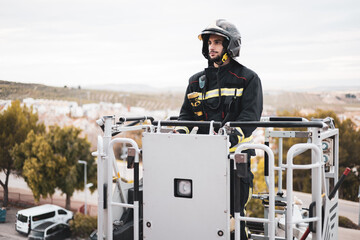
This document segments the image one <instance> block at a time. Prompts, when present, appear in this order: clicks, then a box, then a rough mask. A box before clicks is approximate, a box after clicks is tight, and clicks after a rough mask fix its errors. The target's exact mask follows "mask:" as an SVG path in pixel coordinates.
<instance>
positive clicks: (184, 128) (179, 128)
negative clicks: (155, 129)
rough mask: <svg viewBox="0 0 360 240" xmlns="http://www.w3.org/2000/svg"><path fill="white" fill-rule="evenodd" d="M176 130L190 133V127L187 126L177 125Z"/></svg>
mask: <svg viewBox="0 0 360 240" xmlns="http://www.w3.org/2000/svg"><path fill="white" fill-rule="evenodd" d="M175 130H176V131H177V130H184V131H185V133H186V134H189V133H190V131H189V128H187V127H175Z"/></svg>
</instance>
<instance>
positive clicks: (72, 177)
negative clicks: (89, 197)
mask: <svg viewBox="0 0 360 240" xmlns="http://www.w3.org/2000/svg"><path fill="white" fill-rule="evenodd" d="M80 134H81V129H79V128H75V127H73V126H68V127H64V128H60V127H59V126H51V127H49V132H48V134H47V136H46V139H47V141H48V143H49V145H50V146H51V148H52V150H53V152H54V154H56V155H59V156H62V157H63V158H65V160H66V164H65V166H63V165H61V168H62V169H61V171H64V172H65V173H66V174H65V175H64V176H61V175H60V177H58V178H57V181H56V186H57V187H58V188H59V189H60V190H61V191H62V192H63V193H64V194H65V195H66V208H67V209H70V199H71V196H72V195H73V193H74V191H75V190H81V189H84V180H83V179H84V167H83V165H81V164H79V163H78V160H84V161H86V162H87V179H88V181H89V182H92V183H93V184H94V185H93V187H92V188H91V190H92V191H94V190H95V188H96V187H95V186H96V165H95V164H94V163H95V160H94V158H93V157H92V156H91V151H90V147H91V145H90V143H89V142H88V140H87V139H86V137H85V138H82V137H80ZM57 170H59V171H60V169H57Z"/></svg>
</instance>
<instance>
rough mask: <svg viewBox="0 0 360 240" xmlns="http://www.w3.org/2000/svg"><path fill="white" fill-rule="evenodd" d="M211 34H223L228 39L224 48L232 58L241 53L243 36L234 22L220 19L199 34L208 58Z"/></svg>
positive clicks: (205, 55) (203, 50) (203, 51)
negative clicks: (208, 41) (208, 40)
mask: <svg viewBox="0 0 360 240" xmlns="http://www.w3.org/2000/svg"><path fill="white" fill-rule="evenodd" d="M211 34H215V35H219V36H222V37H224V38H225V39H226V41H225V44H224V48H226V52H227V53H228V54H229V56H230V57H231V58H235V57H238V56H239V55H240V47H241V36H240V32H239V31H238V30H237V28H236V27H235V25H234V24H232V23H230V22H228V21H226V20H225V19H218V20H216V21H215V22H214V23H212V24H210V25H209V26H208V27H207V28H205V29H204V30H203V31H202V32H201V33H200V34H199V36H198V38H199V39H200V40H202V41H203V48H202V54H203V55H204V57H205V58H206V59H208V58H209V49H208V43H207V39H208V38H209V36H210V35H211Z"/></svg>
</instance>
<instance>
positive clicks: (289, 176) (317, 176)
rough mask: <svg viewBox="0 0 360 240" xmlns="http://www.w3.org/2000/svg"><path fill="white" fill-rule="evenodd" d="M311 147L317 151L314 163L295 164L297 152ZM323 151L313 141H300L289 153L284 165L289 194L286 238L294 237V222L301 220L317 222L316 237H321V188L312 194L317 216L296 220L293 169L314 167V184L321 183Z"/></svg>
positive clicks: (318, 238)
mask: <svg viewBox="0 0 360 240" xmlns="http://www.w3.org/2000/svg"><path fill="white" fill-rule="evenodd" d="M308 149H311V150H312V151H314V152H315V156H316V157H315V159H312V162H313V163H312V164H305V165H295V164H293V158H294V156H295V155H296V153H297V152H299V151H302V150H308ZM321 156H322V151H321V149H320V148H319V147H318V146H317V145H315V144H313V143H298V144H295V145H293V146H292V147H291V148H290V149H289V151H288V154H287V164H286V165H284V167H285V168H286V190H287V191H286V194H287V208H286V239H292V238H293V224H297V223H301V222H304V223H305V222H316V239H317V240H320V239H321V189H320V187H317V191H315V193H314V192H313V193H312V195H313V196H314V197H315V204H316V217H312V218H308V219H307V220H305V219H301V220H297V221H294V220H293V216H292V212H293V206H292V204H293V170H294V169H314V170H315V171H314V174H313V175H312V184H321V167H322V166H323V163H322V161H321V160H322V157H321Z"/></svg>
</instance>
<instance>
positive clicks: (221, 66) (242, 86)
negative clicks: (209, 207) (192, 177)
mask: <svg viewBox="0 0 360 240" xmlns="http://www.w3.org/2000/svg"><path fill="white" fill-rule="evenodd" d="M198 38H199V39H200V40H202V41H203V46H202V54H203V55H204V57H205V58H206V59H207V61H208V67H207V68H205V69H204V70H203V71H201V72H198V73H196V74H194V75H193V76H192V77H190V79H189V85H188V87H187V89H186V94H185V99H184V102H183V105H182V107H181V110H180V114H179V120H190V121H211V120H214V121H220V122H222V123H223V124H224V123H226V122H229V121H259V120H260V116H261V113H262V108H263V95H262V87H261V82H260V78H259V77H258V75H257V74H256V73H255V72H254V71H252V70H250V69H249V68H247V67H245V66H243V65H242V64H240V63H239V62H237V61H236V60H235V58H236V57H238V56H239V55H240V47H241V36H240V33H239V31H238V30H237V28H236V27H235V26H234V25H233V24H232V23H230V22H228V21H226V20H224V19H219V20H216V21H215V22H214V23H213V24H211V25H209V26H208V27H207V28H205V29H204V30H203V31H202V32H201V33H200V35H199V36H198ZM254 130H255V128H253V127H246V128H236V130H235V131H234V132H232V133H231V134H230V136H229V139H230V143H231V147H230V152H233V151H235V149H236V147H237V145H238V144H241V143H244V142H250V141H251V139H252V132H253V131H254ZM176 131H177V132H179V133H189V132H190V131H191V129H189V128H187V127H177V128H176ZM208 131H209V129H206V128H199V129H198V132H197V133H198V134H207V133H208ZM246 152H247V153H248V171H249V172H250V174H249V176H248V177H247V178H242V179H241V206H240V208H241V215H244V214H245V207H246V204H247V202H248V200H250V198H251V195H252V186H253V174H252V173H251V171H250V156H254V155H255V151H254V150H246ZM232 164H233V163H232ZM232 185H233V184H232ZM232 187H233V186H232ZM231 192H233V191H231ZM231 195H233V194H231ZM231 199H232V196H231ZM231 202H232V201H231ZM233 208H234V207H233V204H231V212H232V213H233ZM241 239H247V231H246V230H245V224H244V223H243V222H242V223H241Z"/></svg>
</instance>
